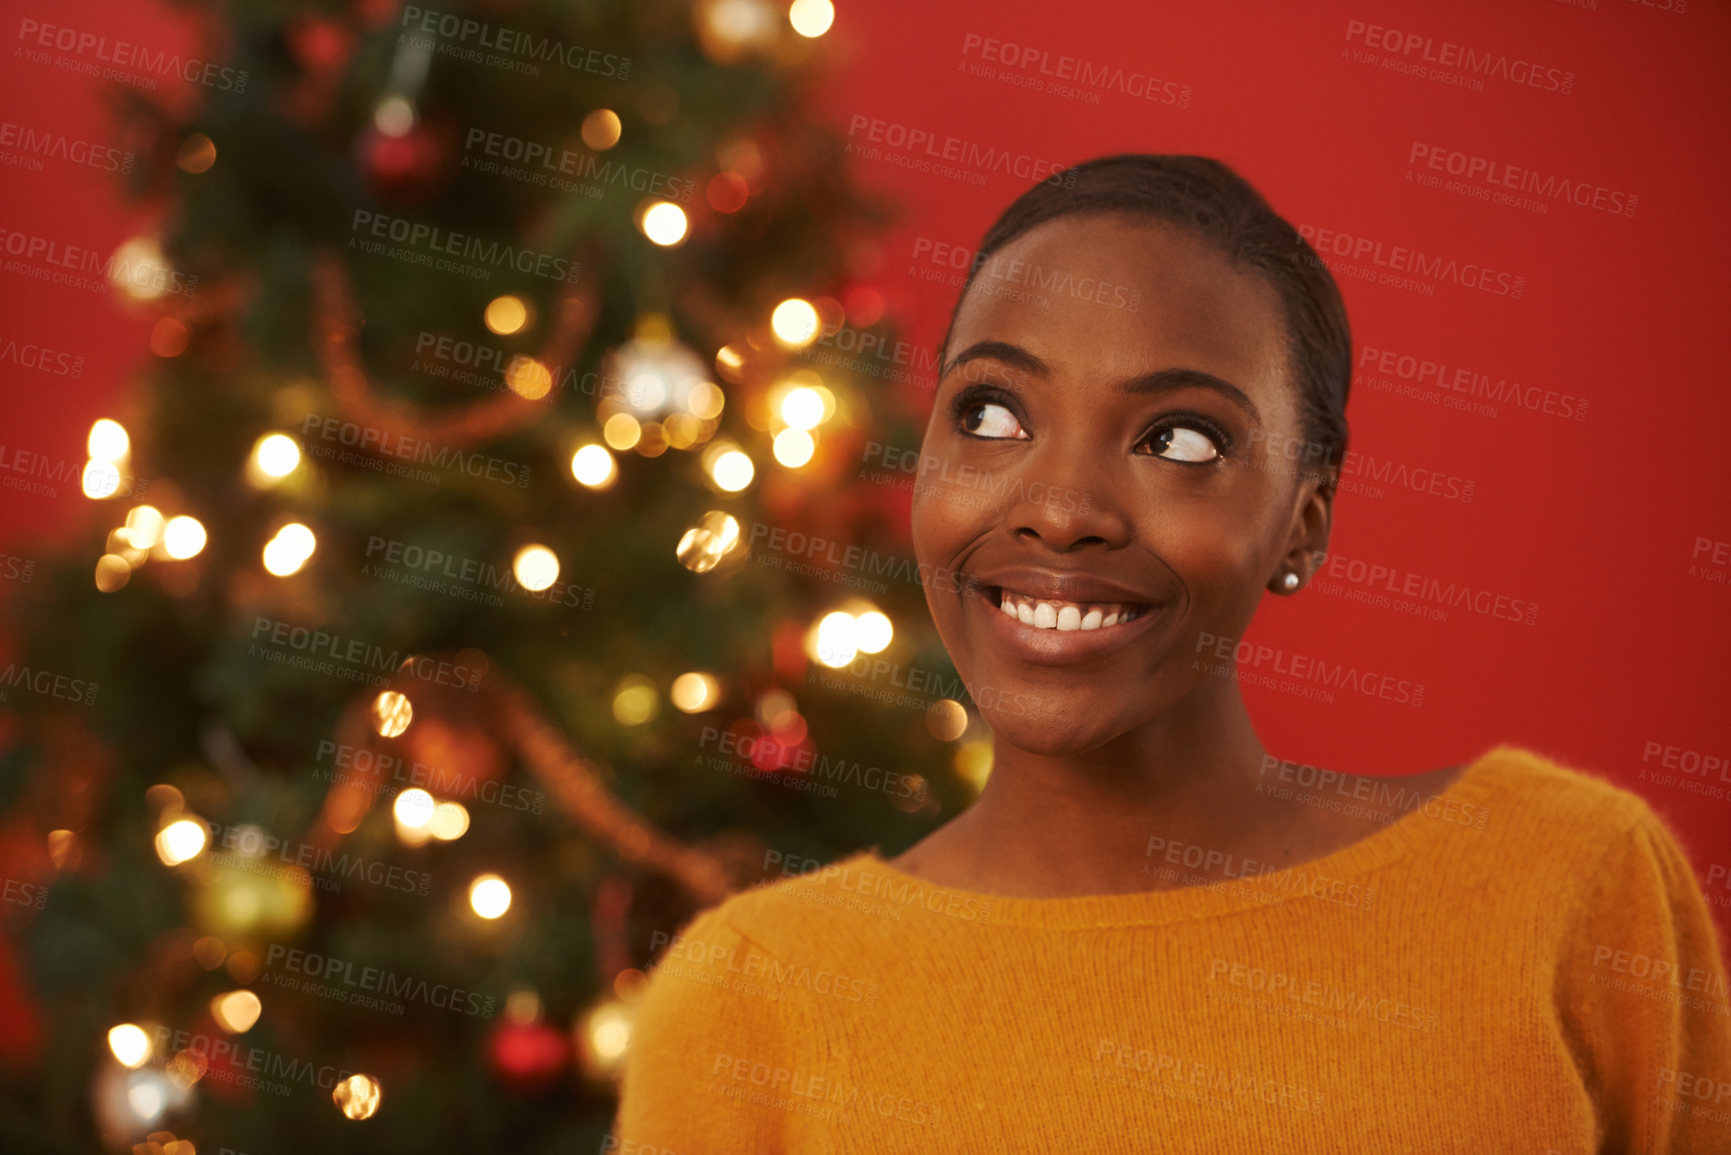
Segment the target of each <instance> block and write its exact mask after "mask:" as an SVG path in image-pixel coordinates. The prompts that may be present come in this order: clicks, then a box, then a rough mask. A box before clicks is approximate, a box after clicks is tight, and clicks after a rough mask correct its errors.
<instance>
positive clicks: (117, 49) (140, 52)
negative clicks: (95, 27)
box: [18, 20, 247, 93]
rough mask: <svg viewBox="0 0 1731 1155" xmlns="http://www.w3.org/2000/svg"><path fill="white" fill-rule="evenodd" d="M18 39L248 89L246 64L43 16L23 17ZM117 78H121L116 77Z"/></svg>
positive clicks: (210, 84)
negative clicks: (154, 46) (162, 48)
mask: <svg viewBox="0 0 1731 1155" xmlns="http://www.w3.org/2000/svg"><path fill="white" fill-rule="evenodd" d="M18 39H19V40H21V41H23V42H24V44H25V46H26V47H40V48H50V49H53V50H55V51H57V52H66V53H70V54H71V55H73V56H82V57H87V58H89V59H90V60H92V61H95V62H98V63H101V64H113V65H116V66H118V67H120V68H133V69H139V70H142V71H144V72H148V73H152V74H154V75H156V76H178V77H180V78H181V79H182V80H186V81H190V82H191V83H193V84H202V85H204V86H205V87H206V88H215V89H219V90H221V91H223V92H236V93H240V92H245V91H246V80H247V73H246V70H245V69H244V68H242V69H235V68H224V67H223V66H222V65H220V64H212V63H210V62H209V61H204V60H199V59H196V58H192V59H185V60H183V59H181V57H180V55H179V54H178V53H173V52H153V51H151V50H150V49H148V48H146V47H144V46H143V45H142V44H132V43H130V42H128V41H125V40H112V41H111V40H109V39H108V37H106V36H99V35H97V34H96V33H94V32H84V31H81V30H79V29H77V28H67V27H65V26H63V25H57V24H44V23H42V22H41V21H39V20H21V21H19V24H18ZM113 79H121V78H120V77H115V78H113Z"/></svg>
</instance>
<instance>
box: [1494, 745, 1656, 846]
mask: <svg viewBox="0 0 1731 1155" xmlns="http://www.w3.org/2000/svg"><path fill="white" fill-rule="evenodd" d="M1475 768H1476V769H1478V770H1479V771H1480V773H1481V774H1482V776H1483V778H1484V780H1485V782H1486V784H1487V785H1488V786H1489V787H1490V788H1491V789H1492V790H1493V791H1494V792H1496V793H1497V794H1498V795H1500V798H1499V800H1500V801H1504V802H1505V803H1506V804H1507V805H1509V806H1510V807H1519V808H1522V809H1525V810H1530V811H1533V812H1535V814H1539V815H1542V816H1543V817H1544V818H1546V819H1547V820H1548V821H1549V822H1551V823H1553V824H1558V823H1560V824H1564V825H1566V826H1568V827H1578V828H1580V829H1582V831H1583V832H1588V833H1594V832H1596V833H1601V834H1602V833H1605V832H1609V833H1611V834H1613V835H1615V834H1620V833H1622V832H1623V831H1625V830H1627V829H1628V828H1629V827H1630V826H1633V825H1634V824H1635V823H1637V822H1639V821H1641V820H1643V819H1644V818H1647V817H1649V816H1650V815H1651V813H1652V809H1651V807H1649V806H1648V804H1647V800H1646V799H1645V798H1643V797H1642V796H1641V795H1640V794H1638V793H1636V792H1635V791H1634V790H1631V789H1629V788H1628V787H1627V786H1622V785H1619V784H1618V783H1616V782H1614V781H1612V780H1611V779H1610V778H1609V777H1608V776H1607V775H1606V774H1605V773H1604V772H1603V771H1601V770H1599V769H1598V768H1596V767H1593V766H1591V765H1589V764H1586V763H1582V762H1575V761H1570V760H1564V759H1562V758H1557V757H1552V756H1550V755H1548V754H1544V753H1542V752H1540V751H1538V750H1535V749H1533V748H1531V747H1529V746H1522V745H1518V744H1514V743H1503V744H1501V745H1498V746H1496V747H1494V748H1492V749H1491V750H1489V751H1487V752H1486V753H1485V754H1484V755H1482V756H1481V757H1480V758H1479V760H1478V765H1477V767H1475Z"/></svg>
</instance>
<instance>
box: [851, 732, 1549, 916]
mask: <svg viewBox="0 0 1731 1155" xmlns="http://www.w3.org/2000/svg"><path fill="white" fill-rule="evenodd" d="M1519 754H1520V751H1519V750H1518V749H1516V748H1515V747H1512V746H1509V745H1506V744H1504V745H1498V746H1496V747H1493V748H1492V749H1490V750H1488V751H1486V752H1485V753H1484V754H1481V755H1480V756H1479V757H1478V758H1476V759H1474V760H1473V761H1472V762H1470V763H1468V765H1467V767H1466V769H1464V770H1463V771H1461V773H1460V774H1459V775H1457V776H1456V777H1455V779H1454V781H1453V782H1451V783H1450V784H1449V785H1448V787H1446V788H1445V789H1443V790H1441V791H1439V792H1437V793H1435V794H1429V795H1421V799H1422V801H1420V802H1419V803H1418V804H1417V805H1414V806H1412V807H1410V808H1409V809H1408V810H1407V812H1406V813H1405V814H1403V815H1401V816H1400V817H1399V818H1397V819H1396V820H1395V821H1393V822H1391V823H1389V824H1387V825H1386V826H1383V827H1382V828H1381V829H1379V830H1375V831H1373V832H1371V833H1370V834H1369V835H1367V836H1366V837H1364V838H1361V839H1359V840H1358V841H1356V842H1352V843H1348V844H1347V845H1346V846H1343V847H1341V848H1339V849H1337V850H1333V851H1330V852H1329V853H1328V854H1325V855H1323V856H1322V857H1320V858H1313V859H1311V860H1309V861H1308V862H1300V863H1297V864H1295V865H1293V866H1291V867H1287V868H1282V869H1280V870H1274V871H1269V872H1267V873H1265V874H1261V875H1257V876H1251V877H1245V878H1241V879H1231V880H1226V881H1218V882H1212V883H1207V884H1202V885H1193V886H1182V887H1176V888H1173V889H1168V890H1148V891H1135V892H1128V893H1123V894H1085V895H1068V896H1064V897H1060V898H1020V897H1009V896H1005V895H999V894H992V893H988V892H985V891H973V890H964V889H962V888H960V887H953V886H941V885H939V884H937V883H934V882H930V881H928V880H926V879H923V878H920V877H918V876H917V875H912V874H907V873H905V872H903V871H902V870H899V869H897V868H896V867H894V866H891V865H890V864H889V862H888V861H887V860H885V859H884V858H883V857H882V856H881V855H880V854H879V853H878V847H876V846H873V847H871V848H870V849H868V850H864V851H861V852H860V853H858V854H855V855H854V856H853V857H852V858H851V859H847V860H844V861H842V862H840V863H837V864H836V865H837V866H839V867H843V868H848V869H849V870H850V871H859V872H862V873H863V872H866V871H870V872H872V873H876V874H879V875H882V876H884V878H885V884H884V885H883V891H884V892H885V893H888V892H890V891H894V892H896V894H897V895H898V897H900V898H901V900H902V901H903V902H904V903H905V904H906V905H907V906H910V907H919V908H923V909H924V910H925V911H926V912H928V913H930V915H931V917H935V918H940V919H942V918H945V917H946V915H949V916H951V917H954V918H957V919H958V920H959V924H962V925H965V924H983V925H993V926H1023V927H1040V928H1047V929H1053V930H1081V929H1087V928H1091V927H1118V926H1140V925H1155V924H1161V923H1171V922H1183V921H1187V920H1190V919H1197V918H1209V917H1213V916H1216V915H1222V914H1230V913H1235V912H1238V911H1242V910H1248V909H1252V908H1266V907H1270V906H1283V905H1285V904H1286V903H1289V902H1303V901H1305V900H1306V899H1307V898H1309V897H1310V891H1309V890H1308V889H1307V888H1308V887H1309V886H1311V885H1312V884H1320V885H1322V886H1325V887H1328V888H1330V889H1331V890H1333V891H1338V890H1339V889H1340V888H1338V887H1334V886H1333V883H1335V882H1337V881H1338V882H1340V883H1343V884H1347V885H1348V887H1349V888H1350V887H1352V886H1353V884H1352V882H1351V880H1353V879H1356V878H1358V877H1359V876H1361V875H1364V874H1365V873H1367V872H1369V871H1372V870H1375V869H1376V868H1377V867H1380V866H1383V865H1385V864H1387V863H1389V862H1392V861H1394V860H1395V859H1397V858H1400V857H1402V856H1404V855H1407V854H1410V853H1412V852H1413V851H1415V850H1419V849H1422V848H1425V847H1428V846H1432V845H1434V844H1436V843H1437V842H1439V841H1441V840H1443V839H1446V838H1448V837H1449V836H1450V835H1451V833H1453V832H1457V831H1473V832H1482V830H1483V824H1484V822H1485V820H1486V816H1487V815H1488V809H1487V804H1488V801H1489V799H1490V797H1491V796H1492V795H1493V794H1494V792H1495V781H1494V780H1495V771H1496V770H1497V768H1498V767H1499V766H1500V765H1501V764H1503V763H1504V762H1505V761H1507V760H1508V759H1510V758H1514V757H1518V756H1519ZM874 889H876V888H874ZM1358 889H1359V891H1360V894H1361V896H1362V892H1363V889H1364V888H1363V887H1362V884H1360V885H1359V886H1358ZM1348 893H1350V889H1349V891H1348ZM958 911H961V912H968V913H965V914H961V915H958V914H957V912H958ZM976 915H977V917H976Z"/></svg>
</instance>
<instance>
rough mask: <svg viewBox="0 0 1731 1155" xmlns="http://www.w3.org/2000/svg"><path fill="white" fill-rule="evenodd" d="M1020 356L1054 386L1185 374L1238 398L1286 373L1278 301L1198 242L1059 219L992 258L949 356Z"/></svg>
mask: <svg viewBox="0 0 1731 1155" xmlns="http://www.w3.org/2000/svg"><path fill="white" fill-rule="evenodd" d="M982 340H1000V341H1007V342H1009V343H1011V344H1015V345H1019V346H1021V347H1023V348H1026V349H1028V350H1029V351H1030V352H1033V353H1034V354H1035V355H1036V356H1038V357H1040V359H1041V360H1043V361H1045V362H1046V363H1047V364H1048V365H1051V366H1052V367H1053V369H1054V370H1055V375H1062V374H1064V373H1065V372H1066V371H1079V370H1081V369H1083V368H1084V367H1085V368H1086V370H1087V372H1088V374H1089V375H1090V376H1095V375H1098V376H1103V377H1110V376H1115V375H1124V376H1128V375H1133V374H1136V373H1142V372H1147V371H1148V370H1150V369H1156V368H1162V367H1166V366H1169V365H1178V364H1183V365H1188V366H1190V367H1193V368H1199V369H1205V370H1207V371H1209V372H1212V373H1214V374H1216V375H1217V376H1220V377H1223V378H1225V379H1227V380H1232V381H1235V382H1237V383H1238V384H1240V386H1241V387H1243V388H1245V389H1246V390H1248V389H1250V388H1251V385H1252V383H1254V382H1257V381H1264V382H1265V383H1266V384H1267V385H1270V386H1272V387H1275V388H1278V387H1279V386H1280V385H1281V383H1282V381H1283V379H1284V378H1283V375H1284V373H1285V370H1286V360H1287V355H1286V353H1287V340H1286V326H1285V321H1284V314H1283V311H1282V305H1281V301H1280V296H1279V294H1278V292H1277V291H1276V290H1275V288H1274V286H1273V285H1272V284H1270V283H1269V282H1268V280H1267V279H1266V278H1265V277H1263V276H1261V275H1260V274H1258V273H1256V272H1255V271H1253V270H1248V269H1243V268H1239V267H1235V266H1234V265H1233V264H1232V263H1231V262H1230V261H1229V260H1228V259H1227V258H1226V257H1225V256H1224V255H1222V254H1220V253H1219V252H1218V251H1217V250H1215V249H1214V248H1213V247H1212V246H1210V245H1209V244H1208V243H1207V242H1206V241H1204V240H1202V239H1201V238H1199V237H1196V236H1194V235H1192V234H1190V233H1188V232H1186V231H1184V230H1182V229H1179V228H1177V227H1176V226H1173V225H1170V224H1167V223H1166V222H1163V221H1159V220H1157V219H1153V218H1134V217H1125V216H1123V215H1121V214H1117V215H1111V216H1108V215H1104V214H1088V215H1074V216H1068V217H1061V218H1058V219H1057V220H1053V221H1048V222H1046V223H1044V224H1041V225H1038V226H1036V227H1035V228H1033V229H1030V230H1029V231H1028V232H1026V233H1024V234H1022V235H1021V236H1019V237H1017V238H1016V239H1015V240H1013V241H1011V242H1009V243H1008V244H1006V245H1004V246H1003V247H1002V248H1000V249H998V250H997V251H996V252H995V253H993V254H992V256H991V257H990V258H988V259H987V260H986V261H985V262H983V263H982V264H981V267H980V269H979V271H978V273H976V275H975V277H974V281H973V284H972V285H971V286H970V288H969V290H968V293H967V296H966V298H965V299H964V300H963V302H962V305H961V308H960V310H959V311H958V313H957V316H956V326H955V329H954V331H953V332H952V333H951V335H950V343H949V348H948V349H947V351H946V352H947V355H948V356H950V357H955V356H956V355H957V354H959V353H960V352H962V351H963V350H964V349H966V348H967V347H968V346H969V345H971V344H973V343H975V342H977V341H982Z"/></svg>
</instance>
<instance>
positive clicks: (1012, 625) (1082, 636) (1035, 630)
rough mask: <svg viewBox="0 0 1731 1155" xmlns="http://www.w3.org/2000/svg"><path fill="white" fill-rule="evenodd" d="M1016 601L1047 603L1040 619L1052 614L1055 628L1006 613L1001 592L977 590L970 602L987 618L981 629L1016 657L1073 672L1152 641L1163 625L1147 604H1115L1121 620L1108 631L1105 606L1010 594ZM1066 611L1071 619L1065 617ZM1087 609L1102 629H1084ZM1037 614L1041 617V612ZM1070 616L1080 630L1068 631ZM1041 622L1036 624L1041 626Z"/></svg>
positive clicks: (1158, 613) (1155, 608) (993, 588)
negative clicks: (1145, 640) (1145, 639)
mask: <svg viewBox="0 0 1731 1155" xmlns="http://www.w3.org/2000/svg"><path fill="white" fill-rule="evenodd" d="M1010 596H1011V600H1012V601H1014V602H1015V603H1018V605H1019V604H1020V603H1026V604H1027V605H1028V606H1029V607H1031V608H1032V607H1035V606H1037V605H1038V603H1040V602H1042V601H1044V602H1045V603H1046V605H1047V607H1048V608H1047V609H1046V610H1045V611H1044V612H1040V619H1044V618H1045V616H1046V614H1048V613H1049V614H1051V615H1052V616H1053V618H1054V619H1056V620H1055V626H1056V628H1052V627H1046V628H1042V626H1041V625H1040V624H1029V623H1026V622H1023V621H1022V620H1021V617H1020V614H1019V613H1018V615H1017V616H1016V617H1011V616H1010V615H1009V614H1007V613H1005V612H1004V610H1003V608H1002V606H1003V600H1004V597H1003V590H1002V589H1001V588H1000V587H998V586H980V587H976V592H975V594H974V596H972V597H970V598H967V599H966V601H967V602H968V603H969V605H971V606H972V607H973V609H972V612H977V613H979V614H981V615H983V616H984V617H985V618H986V621H985V622H983V623H982V624H983V625H984V626H985V628H986V629H987V630H989V631H990V632H991V634H992V636H993V637H994V638H996V639H997V640H998V642H999V644H1000V645H1001V646H1002V647H1003V649H1004V651H1005V652H1006V653H1008V654H1009V655H1010V656H1011V657H1014V658H1018V659H1020V660H1022V661H1025V662H1029V663H1032V664H1034V665H1041V666H1074V665H1080V664H1082V663H1084V662H1090V661H1093V660H1095V659H1097V658H1100V657H1103V656H1105V655H1107V654H1111V653H1113V652H1115V651H1117V650H1121V649H1123V648H1124V647H1125V646H1128V645H1130V644H1131V643H1133V642H1135V641H1136V640H1137V639H1139V638H1142V637H1144V636H1146V635H1147V633H1148V631H1149V630H1150V629H1152V628H1153V625H1154V623H1155V622H1156V621H1159V620H1160V618H1161V616H1162V613H1161V611H1162V610H1163V609H1164V607H1163V606H1158V605H1151V604H1148V603H1133V602H1132V603H1113V604H1112V606H1111V608H1113V609H1114V610H1115V611H1116V612H1117V613H1118V615H1119V620H1118V622H1117V623H1116V624H1114V625H1110V626H1108V625H1104V624H1103V622H1104V618H1105V616H1106V614H1105V611H1106V609H1107V608H1108V606H1107V605H1106V604H1105V603H1074V602H1061V601H1053V600H1052V599H1043V598H1035V597H1032V596H1030V595H1021V594H1017V593H1015V591H1014V590H1011V591H1010ZM1065 608H1068V609H1069V611H1070V613H1068V614H1066V613H1065V612H1064V611H1065ZM1084 609H1089V610H1092V611H1094V612H1096V613H1098V614H1099V615H1100V620H1101V622H1102V624H1101V625H1099V626H1097V627H1095V628H1084V623H1085V622H1086V620H1087V618H1086V617H1085V616H1084V615H1083V613H1082V611H1083V610H1084ZM1037 612H1038V611H1037ZM1125 612H1131V613H1133V614H1134V615H1135V616H1134V617H1133V618H1131V619H1130V620H1129V621H1127V622H1126V621H1124V620H1123V614H1124V613H1125ZM1071 615H1074V616H1075V618H1077V619H1079V620H1078V621H1077V628H1074V629H1067V628H1064V627H1065V626H1067V625H1069V624H1070V623H1069V621H1067V620H1065V619H1067V618H1069V617H1070V616H1071ZM1038 620H1039V619H1037V621H1038Z"/></svg>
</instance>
